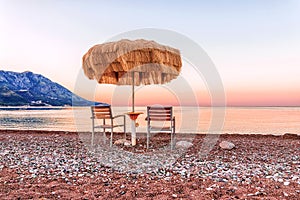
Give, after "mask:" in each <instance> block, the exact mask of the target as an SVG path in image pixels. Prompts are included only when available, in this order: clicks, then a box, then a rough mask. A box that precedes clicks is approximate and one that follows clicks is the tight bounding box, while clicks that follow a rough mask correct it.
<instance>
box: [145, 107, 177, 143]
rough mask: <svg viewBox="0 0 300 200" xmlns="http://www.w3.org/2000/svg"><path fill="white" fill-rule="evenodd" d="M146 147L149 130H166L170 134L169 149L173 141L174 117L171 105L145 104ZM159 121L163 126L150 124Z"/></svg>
mask: <svg viewBox="0 0 300 200" xmlns="http://www.w3.org/2000/svg"><path fill="white" fill-rule="evenodd" d="M146 120H147V122H148V123H147V149H148V148H149V142H150V134H151V132H155V133H161V132H167V133H170V134H171V149H173V148H174V142H175V117H174V116H173V107H172V106H147V117H146ZM154 121H161V122H165V123H163V126H155V125H154V126H152V124H151V122H154Z"/></svg>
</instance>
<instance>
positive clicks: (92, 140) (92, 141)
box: [91, 119, 95, 146]
mask: <svg viewBox="0 0 300 200" xmlns="http://www.w3.org/2000/svg"><path fill="white" fill-rule="evenodd" d="M94 127H95V126H94V119H93V120H92V139H91V145H92V146H93V145H94V135H95V128H94Z"/></svg>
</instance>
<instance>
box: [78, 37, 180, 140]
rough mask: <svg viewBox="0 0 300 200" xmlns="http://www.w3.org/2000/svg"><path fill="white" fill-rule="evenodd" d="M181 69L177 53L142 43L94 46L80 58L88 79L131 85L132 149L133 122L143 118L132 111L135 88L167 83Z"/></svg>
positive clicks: (175, 50)
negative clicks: (139, 117)
mask: <svg viewBox="0 0 300 200" xmlns="http://www.w3.org/2000/svg"><path fill="white" fill-rule="evenodd" d="M181 66H182V62H181V56H180V52H179V50H177V49H174V48H171V47H168V46H164V45H160V44H158V43H156V42H154V41H147V40H143V39H139V40H134V41H131V40H125V39H123V40H120V41H117V42H109V43H104V44H99V45H95V46H93V47H92V48H90V49H89V50H88V52H87V53H86V54H85V55H84V56H83V58H82V67H83V70H84V73H85V75H86V76H87V77H88V78H89V79H95V80H97V81H98V83H100V84H101V83H104V84H116V85H132V112H129V113H127V114H128V115H129V117H130V118H131V122H132V123H131V127H132V129H131V130H132V132H131V140H132V146H134V145H136V122H135V121H136V119H137V117H138V115H139V114H142V113H139V112H135V111H134V86H139V85H149V84H164V83H168V82H170V81H171V80H172V79H175V78H176V77H177V76H178V75H179V73H180V70H181Z"/></svg>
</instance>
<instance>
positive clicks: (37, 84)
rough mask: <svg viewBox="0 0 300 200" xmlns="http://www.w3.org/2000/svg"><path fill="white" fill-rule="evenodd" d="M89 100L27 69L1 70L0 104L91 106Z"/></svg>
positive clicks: (91, 103) (92, 103) (93, 103)
mask: <svg viewBox="0 0 300 200" xmlns="http://www.w3.org/2000/svg"><path fill="white" fill-rule="evenodd" d="M95 104H96V105H98V104H102V103H97V102H92V101H88V100H86V99H84V98H81V97H79V96H77V95H76V94H74V93H72V92H71V91H70V90H68V89H66V88H65V87H63V86H61V85H59V84H58V83H55V82H52V81H51V80H49V79H48V78H46V77H44V76H42V75H40V74H34V73H32V72H29V71H26V72H23V73H17V72H11V71H3V70H0V106H26V105H28V106H90V105H95Z"/></svg>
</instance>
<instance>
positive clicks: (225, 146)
mask: <svg viewBox="0 0 300 200" xmlns="http://www.w3.org/2000/svg"><path fill="white" fill-rule="evenodd" d="M219 146H220V147H221V148H222V149H226V150H231V149H233V148H234V147H235V145H234V144H233V143H231V142H227V141H222V142H221V143H220V144H219Z"/></svg>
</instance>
